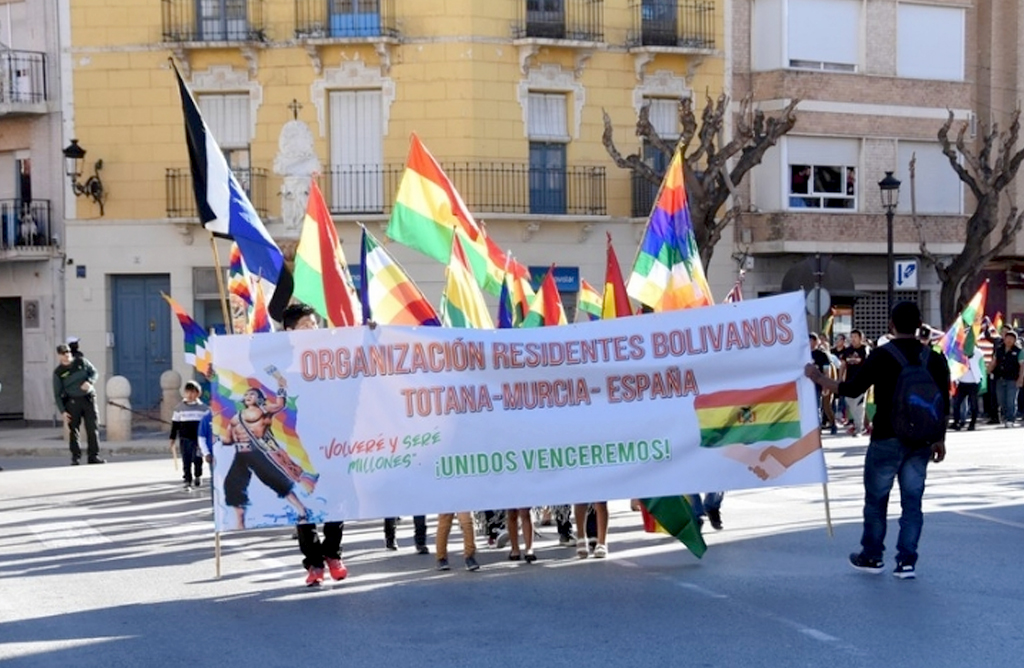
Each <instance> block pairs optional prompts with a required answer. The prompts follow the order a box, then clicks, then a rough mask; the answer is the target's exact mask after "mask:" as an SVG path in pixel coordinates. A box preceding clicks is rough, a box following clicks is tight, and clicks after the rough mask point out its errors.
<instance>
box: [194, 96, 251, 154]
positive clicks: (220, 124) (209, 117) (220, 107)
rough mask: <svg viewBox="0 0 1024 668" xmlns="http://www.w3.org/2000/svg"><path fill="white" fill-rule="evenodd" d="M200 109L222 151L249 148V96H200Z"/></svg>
mask: <svg viewBox="0 0 1024 668" xmlns="http://www.w3.org/2000/svg"><path fill="white" fill-rule="evenodd" d="M198 101H199V108H200V110H201V111H202V112H203V118H204V119H205V120H206V125H207V127H209V128H210V132H212V133H213V138H214V139H216V140H217V144H218V145H219V146H220V147H221V148H222V149H231V148H246V147H248V146H249V139H250V132H251V128H252V125H251V124H250V122H249V96H248V95H247V94H244V93H231V94H227V95H200V96H199V100H198Z"/></svg>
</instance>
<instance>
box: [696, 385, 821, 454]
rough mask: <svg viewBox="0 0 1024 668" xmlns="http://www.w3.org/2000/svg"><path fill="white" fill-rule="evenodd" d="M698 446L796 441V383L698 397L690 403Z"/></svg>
mask: <svg viewBox="0 0 1024 668" xmlns="http://www.w3.org/2000/svg"><path fill="white" fill-rule="evenodd" d="M693 407H694V410H695V411H696V412H697V422H698V423H699V424H700V445H701V447H703V448H719V447H722V446H726V445H750V444H752V443H761V442H765V441H781V440H783V439H788V438H800V436H801V435H802V434H801V429H800V405H799V403H798V402H797V394H796V383H792V382H791V383H782V384H781V385H770V386H768V387H762V388H756V389H751V390H726V391H724V392H714V393H712V394H702V395H700V396H698V397H697V399H696V400H694V402H693Z"/></svg>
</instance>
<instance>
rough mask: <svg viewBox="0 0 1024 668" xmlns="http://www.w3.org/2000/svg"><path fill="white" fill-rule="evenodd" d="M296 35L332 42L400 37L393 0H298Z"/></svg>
mask: <svg viewBox="0 0 1024 668" xmlns="http://www.w3.org/2000/svg"><path fill="white" fill-rule="evenodd" d="M295 37H296V38H297V39H304V40H328V41H331V42H345V41H374V39H375V38H382V37H391V38H397V37H398V30H397V29H396V28H395V2H394V0H295Z"/></svg>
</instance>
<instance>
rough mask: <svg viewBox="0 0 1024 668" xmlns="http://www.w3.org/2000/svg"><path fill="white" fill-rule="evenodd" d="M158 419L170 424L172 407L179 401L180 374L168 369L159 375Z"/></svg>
mask: <svg viewBox="0 0 1024 668" xmlns="http://www.w3.org/2000/svg"><path fill="white" fill-rule="evenodd" d="M160 392H161V393H162V395H163V396H162V397H161V399H160V419H161V420H163V421H164V422H165V423H166V424H170V423H171V417H172V416H173V415H174V407H175V406H177V405H178V402H179V401H181V374H180V373H178V372H177V371H175V370H174V369H169V370H167V371H164V372H163V373H162V374H160Z"/></svg>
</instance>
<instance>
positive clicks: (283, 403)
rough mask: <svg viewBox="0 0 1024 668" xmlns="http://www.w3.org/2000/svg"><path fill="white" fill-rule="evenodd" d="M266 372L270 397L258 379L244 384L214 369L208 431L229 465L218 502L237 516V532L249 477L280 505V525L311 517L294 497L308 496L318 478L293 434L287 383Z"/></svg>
mask: <svg viewBox="0 0 1024 668" xmlns="http://www.w3.org/2000/svg"><path fill="white" fill-rule="evenodd" d="M266 372H267V373H268V374H269V375H270V376H272V377H273V378H274V380H275V381H276V382H277V387H278V389H277V391H276V392H275V391H272V390H270V389H269V388H268V387H266V386H265V385H263V384H262V383H261V382H260V381H259V380H258V379H255V378H245V377H243V376H240V375H238V374H235V373H234V372H232V371H230V370H229V369H225V368H223V367H221V368H218V369H217V382H216V384H215V390H214V393H213V404H214V406H213V407H214V413H215V415H216V416H217V417H216V419H215V428H214V431H215V433H216V434H217V435H219V436H220V443H221V445H222V446H226V447H230V448H233V450H234V459H233V460H232V461H231V463H230V465H229V467H228V469H227V473H226V475H225V477H224V483H223V489H224V502H225V504H226V505H227V506H229V507H230V508H233V509H234V511H235V514H236V516H237V520H238V522H237V528H239V529H244V528H245V525H246V521H245V511H246V508H247V507H248V506H249V504H250V490H249V487H250V485H251V483H252V475H253V474H254V473H255V474H256V477H257V479H259V481H260V482H261V483H263V484H264V485H265V486H266V487H268V488H269V489H270V490H272V491H273V492H274V493H275V494H276V495H277V496H278V497H279V498H281V499H283V500H285V501H286V502H287V503H288V505H289V506H290V507H286V513H285V518H286V523H289V524H291V523H295V522H300V521H314V520H315V518H313V517H312V511H311V510H310V509H309V508H307V507H306V505H305V504H304V503H303V502H302V501H301V500H300V499H299V497H298V496H297V492H301V493H302V494H303V495H305V496H307V497H308V496H309V495H310V494H312V493H313V491H314V490H315V488H316V484H317V481H318V479H319V474H318V473H317V472H316V471H315V470H314V469H313V466H312V464H311V463H310V461H309V456H308V455H307V453H306V450H305V448H303V446H302V443H301V442H300V441H299V438H298V434H297V433H296V430H295V425H296V415H297V410H296V405H295V401H296V399H295V398H294V397H289V396H288V392H287V381H286V380H285V378H284V376H282V375H281V373H280V372H279V371H278V370H277V368H276V367H273V366H268V367H267V368H266Z"/></svg>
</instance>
